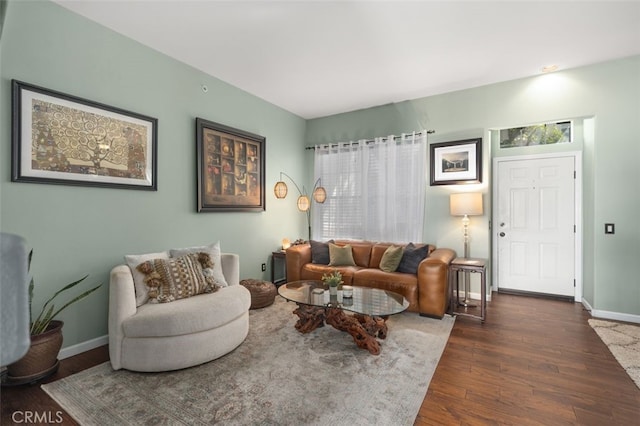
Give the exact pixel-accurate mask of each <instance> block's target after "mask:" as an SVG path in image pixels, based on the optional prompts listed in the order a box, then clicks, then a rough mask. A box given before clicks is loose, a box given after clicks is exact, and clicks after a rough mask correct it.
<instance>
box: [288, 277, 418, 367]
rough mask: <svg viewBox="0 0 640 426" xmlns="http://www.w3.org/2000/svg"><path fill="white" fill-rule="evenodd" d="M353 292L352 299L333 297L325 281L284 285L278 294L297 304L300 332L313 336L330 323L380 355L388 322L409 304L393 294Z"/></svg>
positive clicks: (355, 289) (361, 289)
mask: <svg viewBox="0 0 640 426" xmlns="http://www.w3.org/2000/svg"><path fill="white" fill-rule="evenodd" d="M352 288H353V296H352V297H344V292H343V291H342V290H338V291H337V294H336V295H331V294H330V292H329V287H328V286H327V285H326V284H324V283H323V282H322V281H313V280H303V281H292V282H290V283H286V284H283V285H281V286H280V287H279V288H278V294H279V295H280V296H282V297H283V298H285V299H286V300H289V301H291V302H295V303H297V304H298V307H297V308H296V309H295V310H294V311H293V313H294V314H296V315H297V316H298V317H299V319H298V322H297V323H296V330H298V331H299V332H301V333H310V332H312V331H313V330H315V329H316V328H318V327H323V326H324V324H325V323H327V324H329V325H331V326H333V327H334V328H336V329H338V330H340V331H344V332H347V333H349V334H350V335H351V336H352V337H353V340H354V341H355V343H356V345H358V347H359V348H362V349H366V350H368V351H369V352H370V353H372V354H373V355H378V354H380V343H379V342H378V340H377V338H380V339H384V338H386V337H387V331H388V330H387V324H386V321H387V319H388V318H389V316H390V315H394V314H399V313H400V312H403V311H405V310H406V309H407V308H408V307H409V302H408V301H407V299H405V298H404V297H403V296H402V295H400V294H397V293H394V292H392V291H387V290H379V289H376V288H368V287H352ZM345 311H349V312H352V313H353V314H351V315H350V314H347V313H346V312H345Z"/></svg>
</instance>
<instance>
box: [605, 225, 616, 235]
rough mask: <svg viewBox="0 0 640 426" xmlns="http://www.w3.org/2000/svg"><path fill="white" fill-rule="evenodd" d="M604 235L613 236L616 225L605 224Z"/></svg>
mask: <svg viewBox="0 0 640 426" xmlns="http://www.w3.org/2000/svg"><path fill="white" fill-rule="evenodd" d="M604 233H605V234H615V233H616V225H615V224H613V223H605V224H604Z"/></svg>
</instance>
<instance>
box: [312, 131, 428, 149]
mask: <svg viewBox="0 0 640 426" xmlns="http://www.w3.org/2000/svg"><path fill="white" fill-rule="evenodd" d="M435 132H436V131H435V130H427V134H428V135H431V134H434V133H435ZM412 134H413V133H412ZM415 134H416V136H420V135H421V134H422V132H416V133H415ZM401 137H402V136H394V137H393V140H396V139H400V138H401ZM382 139H384V140H386V139H387V138H386V137H383V138H382ZM375 141H376V140H375V139H367V140H365V141H364V143H365V144H367V145H368V144H370V143H374V142H375ZM358 142H359V141H351V142H338V143H328V144H321V145H325V146H327V145H328V146H329V147H335V146H340V145H354V144H356V143H358ZM304 149H313V150H315V149H316V147H315V146H306V147H305V148H304Z"/></svg>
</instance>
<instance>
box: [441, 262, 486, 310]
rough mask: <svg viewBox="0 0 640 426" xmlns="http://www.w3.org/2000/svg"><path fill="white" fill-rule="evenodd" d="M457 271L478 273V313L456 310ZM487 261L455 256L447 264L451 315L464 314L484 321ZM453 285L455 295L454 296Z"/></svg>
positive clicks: (458, 295)
mask: <svg viewBox="0 0 640 426" xmlns="http://www.w3.org/2000/svg"><path fill="white" fill-rule="evenodd" d="M459 272H470V273H478V274H480V315H475V314H472V313H469V312H460V311H457V308H458V307H459V304H460V288H459V280H458V275H459ZM486 272H487V261H486V260H485V259H472V258H464V257H457V258H455V259H453V260H452V261H451V264H450V265H449V312H450V313H451V314H452V315H464V316H468V317H473V318H478V319H480V321H482V322H484V320H485V319H486V316H487V279H486V275H487V274H486ZM454 286H455V297H454Z"/></svg>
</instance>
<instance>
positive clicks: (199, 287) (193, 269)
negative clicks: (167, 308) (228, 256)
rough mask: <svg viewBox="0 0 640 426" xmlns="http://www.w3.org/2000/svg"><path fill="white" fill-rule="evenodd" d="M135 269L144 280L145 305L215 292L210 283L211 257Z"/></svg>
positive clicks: (196, 256)
mask: <svg viewBox="0 0 640 426" xmlns="http://www.w3.org/2000/svg"><path fill="white" fill-rule="evenodd" d="M136 269H137V270H138V271H140V272H142V273H143V274H145V276H146V277H145V284H146V285H147V287H148V293H149V303H158V302H159V303H166V302H173V301H174V300H179V299H184V298H187V297H191V296H195V295H197V294H202V293H211V292H214V291H216V290H217V289H218V288H219V287H218V286H217V285H216V284H215V282H214V280H213V262H211V257H210V256H209V254H208V253H204V252H200V253H190V254H187V255H185V256H180V257H176V258H171V259H153V260H148V261H146V262H143V263H141V264H139V265H138V266H136Z"/></svg>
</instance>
